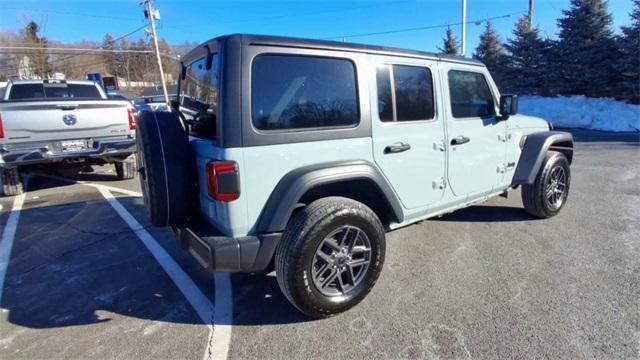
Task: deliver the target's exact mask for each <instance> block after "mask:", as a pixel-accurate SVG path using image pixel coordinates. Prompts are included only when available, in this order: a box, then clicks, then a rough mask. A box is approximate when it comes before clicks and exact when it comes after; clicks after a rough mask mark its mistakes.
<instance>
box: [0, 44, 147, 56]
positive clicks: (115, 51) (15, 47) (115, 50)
mask: <svg viewBox="0 0 640 360" xmlns="http://www.w3.org/2000/svg"><path fill="white" fill-rule="evenodd" d="M5 49H6V50H48V51H56V54H57V55H60V54H61V53H59V52H58V51H63V52H68V51H86V52H98V53H101V52H114V53H152V52H153V51H151V50H130V49H94V48H60V47H58V48H51V47H40V46H0V50H5ZM0 52H2V51H0ZM18 52H20V51H18ZM18 52H16V53H18ZM74 55H77V54H74Z"/></svg>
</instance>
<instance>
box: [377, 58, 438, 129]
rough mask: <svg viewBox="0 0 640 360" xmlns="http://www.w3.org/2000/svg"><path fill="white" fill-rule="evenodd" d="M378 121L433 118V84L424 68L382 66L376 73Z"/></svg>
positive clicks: (429, 72)
mask: <svg viewBox="0 0 640 360" xmlns="http://www.w3.org/2000/svg"><path fill="white" fill-rule="evenodd" d="M376 80H377V85H378V115H379V116H380V120H382V121H385V122H386V121H416V120H430V119H433V118H434V116H435V106H434V100H433V80H432V78H431V71H430V70H429V69H428V68H426V67H418V66H405V65H382V66H378V68H377V71H376Z"/></svg>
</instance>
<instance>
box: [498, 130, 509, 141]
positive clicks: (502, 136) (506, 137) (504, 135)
mask: <svg viewBox="0 0 640 360" xmlns="http://www.w3.org/2000/svg"><path fill="white" fill-rule="evenodd" d="M511 136H512V135H511V133H509V132H505V133H502V134H498V141H501V142H507V141H509V140H511Z"/></svg>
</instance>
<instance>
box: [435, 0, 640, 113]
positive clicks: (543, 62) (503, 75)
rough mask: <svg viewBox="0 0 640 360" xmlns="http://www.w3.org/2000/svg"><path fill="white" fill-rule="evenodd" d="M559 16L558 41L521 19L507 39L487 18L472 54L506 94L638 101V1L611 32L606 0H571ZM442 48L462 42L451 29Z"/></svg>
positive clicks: (449, 48) (454, 49)
mask: <svg viewBox="0 0 640 360" xmlns="http://www.w3.org/2000/svg"><path fill="white" fill-rule="evenodd" d="M562 13H563V16H562V17H561V18H560V19H558V27H559V30H560V31H559V34H558V39H557V40H554V39H548V38H543V37H542V36H541V35H540V30H539V29H538V28H536V27H531V26H530V25H529V24H530V22H529V18H528V17H527V16H525V17H522V18H520V19H519V20H518V21H517V23H516V25H515V29H514V31H513V37H512V38H510V39H508V40H507V41H506V42H503V41H502V39H501V38H500V36H499V35H498V33H497V32H496V30H495V28H494V27H493V25H492V24H491V22H487V23H486V25H485V28H484V31H483V33H482V34H481V35H480V42H479V44H478V46H477V48H476V49H475V52H474V54H473V57H474V58H475V59H478V60H480V61H482V62H483V63H485V64H486V65H487V68H488V69H489V71H490V72H491V74H492V75H493V77H494V80H495V81H496V83H497V84H498V86H499V87H500V89H501V91H503V92H505V93H506V92H512V93H518V94H528V95H542V96H555V95H586V96H590V97H614V98H617V99H622V100H626V101H629V102H633V103H640V0H633V9H632V12H631V14H630V16H631V24H630V25H629V26H624V27H622V28H621V34H620V35H614V33H613V30H612V22H613V17H612V16H611V14H610V13H609V12H608V9H607V2H606V1H604V0H571V2H570V6H569V9H568V10H563V12H562ZM440 50H441V51H442V52H445V53H449V54H457V53H458V52H459V45H458V42H457V40H456V39H455V37H454V35H453V31H451V29H450V28H447V31H446V33H445V37H444V39H443V47H442V48H440Z"/></svg>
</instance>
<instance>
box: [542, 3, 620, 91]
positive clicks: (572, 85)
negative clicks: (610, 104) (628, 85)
mask: <svg viewBox="0 0 640 360" xmlns="http://www.w3.org/2000/svg"><path fill="white" fill-rule="evenodd" d="M563 14H564V17H563V18H561V19H560V20H558V26H559V28H560V36H559V38H560V39H559V41H558V54H559V58H558V59H557V60H558V61H557V62H556V63H555V66H554V69H555V71H556V73H555V76H556V77H557V79H558V80H559V81H560V83H559V85H560V86H559V87H560V88H561V91H563V92H566V93H570V94H584V95H588V96H602V95H608V94H609V93H610V92H611V88H612V84H613V83H614V77H615V76H614V71H613V62H614V60H615V59H616V57H617V56H616V50H615V46H614V45H615V44H614V42H613V37H612V32H611V22H612V17H611V15H610V14H609V12H608V10H607V3H606V1H604V0H571V7H570V9H569V10H564V11H563Z"/></svg>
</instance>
